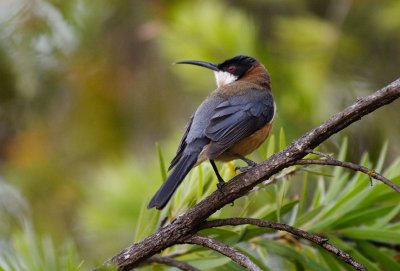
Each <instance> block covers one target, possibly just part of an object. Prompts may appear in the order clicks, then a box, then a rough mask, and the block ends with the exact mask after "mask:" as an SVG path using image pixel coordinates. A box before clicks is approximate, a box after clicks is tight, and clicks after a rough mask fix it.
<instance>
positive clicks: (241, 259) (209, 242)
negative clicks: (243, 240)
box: [180, 234, 261, 271]
mask: <svg viewBox="0 0 400 271" xmlns="http://www.w3.org/2000/svg"><path fill="white" fill-rule="evenodd" d="M180 243H183V244H193V245H199V246H203V247H206V248H209V249H212V250H215V251H216V252H218V253H221V254H223V255H225V256H227V257H229V258H231V259H232V261H234V262H236V263H237V264H239V265H241V266H243V267H244V268H246V269H247V270H250V271H261V269H260V268H259V267H258V266H257V265H256V264H254V263H253V262H252V261H251V260H250V259H249V257H247V256H246V255H244V254H243V253H241V252H239V251H238V250H236V249H234V248H233V247H230V246H228V245H226V244H224V243H222V242H220V241H217V240H215V239H212V238H210V237H206V236H202V235H198V234H194V235H192V236H190V237H189V238H183V239H182V241H181V242H180Z"/></svg>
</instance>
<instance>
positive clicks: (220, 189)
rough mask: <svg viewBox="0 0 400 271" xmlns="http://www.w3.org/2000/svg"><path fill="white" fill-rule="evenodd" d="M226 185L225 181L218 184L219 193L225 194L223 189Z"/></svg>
mask: <svg viewBox="0 0 400 271" xmlns="http://www.w3.org/2000/svg"><path fill="white" fill-rule="evenodd" d="M224 185H225V182H224V181H222V182H220V181H218V183H217V188H218V191H219V192H221V193H223V192H222V187H224Z"/></svg>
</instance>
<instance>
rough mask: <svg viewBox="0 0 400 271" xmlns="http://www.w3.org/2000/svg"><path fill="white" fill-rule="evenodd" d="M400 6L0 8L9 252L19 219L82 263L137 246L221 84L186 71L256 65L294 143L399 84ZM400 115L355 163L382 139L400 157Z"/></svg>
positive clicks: (356, 143) (357, 149)
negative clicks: (167, 171) (165, 172)
mask: <svg viewBox="0 0 400 271" xmlns="http://www.w3.org/2000/svg"><path fill="white" fill-rule="evenodd" d="M399 14H400V1H398V0H382V1H375V0H335V1H333V0H332V1H319V0H247V1H238V0H230V1H229V0H226V1H211V0H210V1H208V0H198V1H179V0H173V1H167V0H165V1H162V0H146V1H144V0H143V1H140V0H133V1H132V0H131V1H129V0H113V1H111V0H97V1H89V0H69V1H62V0H0V178H1V179H0V196H1V198H0V202H1V206H0V214H1V218H0V220H1V222H0V225H1V227H0V239H2V240H7V238H9V237H10V236H12V234H13V233H14V232H15V231H18V229H19V227H20V225H21V223H20V221H21V220H24V219H28V220H30V221H32V223H33V225H34V227H35V229H36V230H37V231H38V232H40V233H43V234H47V235H49V236H51V237H52V239H53V240H55V242H56V243H57V242H58V243H62V242H64V241H65V240H66V239H70V240H73V242H74V243H75V244H76V245H77V247H78V249H79V252H80V259H83V260H84V261H85V265H86V264H87V266H89V267H90V266H91V265H93V264H96V263H100V262H101V261H103V260H104V259H105V258H107V257H109V256H111V255H112V254H113V253H115V252H116V251H118V249H121V248H123V247H124V246H126V245H127V244H129V242H130V241H132V240H133V236H134V234H135V231H137V230H138V229H136V222H137V219H138V216H139V213H140V209H141V208H142V206H143V205H144V204H146V203H147V201H148V199H149V198H150V196H151V195H152V193H153V192H154V191H155V190H156V189H157V187H158V186H159V185H160V183H161V181H162V178H161V175H160V170H159V164H158V158H157V151H156V147H155V142H159V143H160V146H161V149H162V150H163V154H164V156H165V160H166V161H169V160H170V159H171V158H172V156H173V154H174V153H175V147H176V146H177V143H178V142H179V139H180V136H181V135H182V132H183V129H184V126H185V123H186V121H187V120H188V118H189V116H190V115H191V113H192V111H193V110H194V109H195V108H196V106H197V105H198V104H199V103H200V102H201V101H202V100H203V99H204V97H205V96H206V95H207V94H208V93H209V92H210V91H211V90H213V88H214V86H215V83H214V78H213V75H212V73H211V72H210V71H207V70H203V69H199V68H196V67H190V66H175V65H172V63H173V62H174V61H178V60H185V59H198V60H205V61H210V62H221V61H223V60H225V59H227V58H230V57H232V56H235V55H238V54H247V55H251V56H254V57H256V58H257V59H258V60H260V61H261V62H262V63H264V64H265V66H266V67H267V69H268V70H269V72H270V74H271V78H272V84H273V93H274V96H275V99H276V103H277V108H278V115H277V118H276V122H275V128H274V131H275V133H276V132H278V131H279V128H280V127H283V128H284V130H285V132H286V138H287V141H289V142H290V141H291V140H293V139H295V138H296V137H298V136H300V135H302V134H303V133H304V132H306V131H308V130H309V129H311V128H312V127H314V126H316V125H318V124H319V123H321V122H322V121H323V120H325V119H326V118H327V117H329V116H330V115H331V114H333V113H335V112H337V111H338V110H341V109H343V108H344V107H346V106H347V105H350V104H351V103H352V102H353V101H354V100H356V99H357V97H361V96H364V95H367V94H369V93H371V92H373V91H374V90H376V89H378V88H380V87H382V86H384V85H386V84H387V83H389V82H391V81H393V80H394V79H396V78H397V77H399V74H400V72H399V71H400V68H399V67H400V45H399V44H400V15H399ZM399 106H400V103H399V102H398V101H397V102H395V103H394V104H392V105H390V106H387V107H385V108H383V109H380V110H379V111H378V112H376V113H374V114H373V115H371V116H368V117H365V118H364V119H363V120H361V121H360V122H358V123H357V124H355V125H353V126H352V127H350V128H347V129H346V130H345V131H344V132H343V133H341V135H339V136H335V137H333V139H331V140H330V141H329V142H327V143H326V144H325V146H326V149H328V150H330V151H332V152H335V151H337V149H338V142H339V141H340V140H341V138H342V137H343V135H347V136H348V137H349V149H350V156H349V157H348V160H351V161H358V159H359V158H360V156H361V154H362V153H363V152H365V151H369V152H370V154H371V157H372V159H373V158H374V157H376V156H377V155H378V152H379V149H380V147H381V146H382V144H383V143H384V142H385V141H388V142H389V151H388V157H389V159H388V161H390V160H391V158H394V157H396V156H398V155H399V154H400V136H399V135H400V117H399V114H400V107H399Z"/></svg>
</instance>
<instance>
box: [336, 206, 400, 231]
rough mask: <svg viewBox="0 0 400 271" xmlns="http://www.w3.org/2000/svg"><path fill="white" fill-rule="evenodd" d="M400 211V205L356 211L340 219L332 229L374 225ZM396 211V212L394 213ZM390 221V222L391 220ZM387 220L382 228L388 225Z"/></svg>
mask: <svg viewBox="0 0 400 271" xmlns="http://www.w3.org/2000/svg"><path fill="white" fill-rule="evenodd" d="M399 210H400V205H390V206H387V207H377V208H367V209H364V210H362V209H356V210H353V211H351V212H349V213H347V214H345V215H344V216H343V217H340V219H338V220H337V221H336V222H335V223H333V224H332V225H331V227H332V228H335V229H340V228H348V227H352V226H356V225H362V224H372V223H374V222H375V220H376V219H378V218H381V217H385V216H386V215H389V214H390V215H391V216H390V217H388V218H390V219H391V218H393V216H394V215H396V214H397V213H398V211H399ZM394 211H395V212H394ZM389 221H390V220H389ZM389 221H387V220H385V221H384V223H383V224H381V226H383V225H386V224H388V222H389Z"/></svg>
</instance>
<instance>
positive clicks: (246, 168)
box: [235, 162, 257, 172]
mask: <svg viewBox="0 0 400 271" xmlns="http://www.w3.org/2000/svg"><path fill="white" fill-rule="evenodd" d="M253 163H254V162H253ZM255 166H257V164H256V163H254V164H251V165H248V166H246V167H235V171H238V170H239V171H240V172H247V171H249V170H250V169H252V168H253V167H255Z"/></svg>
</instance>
